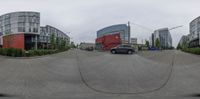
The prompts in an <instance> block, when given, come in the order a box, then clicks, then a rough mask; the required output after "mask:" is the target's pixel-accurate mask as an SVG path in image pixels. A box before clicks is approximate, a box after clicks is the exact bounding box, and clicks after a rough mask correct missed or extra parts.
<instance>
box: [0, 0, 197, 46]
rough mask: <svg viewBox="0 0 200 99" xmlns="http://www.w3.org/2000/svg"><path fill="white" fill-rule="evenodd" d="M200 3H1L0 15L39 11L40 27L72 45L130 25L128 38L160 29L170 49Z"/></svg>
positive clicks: (117, 0) (177, 0)
mask: <svg viewBox="0 0 200 99" xmlns="http://www.w3.org/2000/svg"><path fill="white" fill-rule="evenodd" d="M199 4H200V0H0V15H3V14H6V13H10V12H15V11H37V12H40V17H41V23H40V24H41V26H44V25H52V26H54V27H56V28H58V29H60V30H61V31H63V32H65V33H66V34H68V35H69V36H70V37H71V40H72V41H74V42H75V43H80V42H95V38H96V31H98V30H99V29H102V28H104V27H107V26H110V25H114V24H127V23H128V21H130V22H131V37H136V38H138V43H142V41H144V40H145V39H146V40H149V38H150V35H151V33H153V31H154V30H156V29H159V28H165V27H167V28H172V27H176V26H180V25H183V27H181V28H177V29H175V30H172V31H170V33H171V35H172V39H173V46H176V45H177V44H178V42H179V40H180V38H181V36H182V35H187V34H189V23H190V22H191V21H192V20H193V19H195V18H196V17H198V16H200V13H198V10H199V9H200V6H199Z"/></svg>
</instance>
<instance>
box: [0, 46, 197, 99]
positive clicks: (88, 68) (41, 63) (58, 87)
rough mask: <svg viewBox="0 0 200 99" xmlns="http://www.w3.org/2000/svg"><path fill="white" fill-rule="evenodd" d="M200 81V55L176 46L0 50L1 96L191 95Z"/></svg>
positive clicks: (110, 98)
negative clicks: (128, 51)
mask: <svg viewBox="0 0 200 99" xmlns="http://www.w3.org/2000/svg"><path fill="white" fill-rule="evenodd" d="M199 85H200V56H197V55H192V54H188V53H184V52H181V51H175V50H171V51H152V52H148V51H144V52H138V53H137V54H133V55H123V54H115V55H113V54H110V53H107V52H87V51H80V50H76V49H74V50H70V51H67V52H63V53H59V54H54V55H48V56H42V57H34V58H28V59H27V58H10V57H3V56H0V97H2V98H12V99H35V98H37V99H133V98H134V99H144V98H148V99H149V98H150V99H161V98H162V99H169V98H170V99H173V98H174V99H177V98H180V99H183V98H185V99H188V98H189V99H190V98H199V97H200V86H199Z"/></svg>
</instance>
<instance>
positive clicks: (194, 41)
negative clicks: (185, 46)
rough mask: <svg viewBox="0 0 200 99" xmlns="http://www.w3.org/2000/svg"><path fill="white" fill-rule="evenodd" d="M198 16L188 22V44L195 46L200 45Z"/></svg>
mask: <svg viewBox="0 0 200 99" xmlns="http://www.w3.org/2000/svg"><path fill="white" fill-rule="evenodd" d="M199 34H200V17H197V18H196V19H194V20H193V21H192V22H190V35H189V46H190V47H197V46H200V36H199Z"/></svg>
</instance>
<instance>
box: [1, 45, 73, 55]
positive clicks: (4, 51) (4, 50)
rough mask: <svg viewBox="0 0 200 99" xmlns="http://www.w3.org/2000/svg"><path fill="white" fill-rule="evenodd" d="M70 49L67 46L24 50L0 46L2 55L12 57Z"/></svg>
mask: <svg viewBox="0 0 200 99" xmlns="http://www.w3.org/2000/svg"><path fill="white" fill-rule="evenodd" d="M69 49H70V47H67V48H66V49H62V50H58V49H55V50H50V49H39V50H29V51H24V50H22V49H15V48H0V55H3V56H12V57H31V56H42V55H48V54H54V53H59V52H63V51H67V50H69Z"/></svg>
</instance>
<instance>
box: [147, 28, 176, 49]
mask: <svg viewBox="0 0 200 99" xmlns="http://www.w3.org/2000/svg"><path fill="white" fill-rule="evenodd" d="M157 38H158V39H159V40H160V46H161V47H162V48H164V49H168V48H171V47H172V37H171V34H170V32H169V29H168V28H163V29H159V30H156V31H154V33H153V34H152V40H153V42H152V43H154V44H151V45H152V46H155V45H156V44H155V43H156V39H157Z"/></svg>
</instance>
